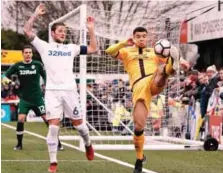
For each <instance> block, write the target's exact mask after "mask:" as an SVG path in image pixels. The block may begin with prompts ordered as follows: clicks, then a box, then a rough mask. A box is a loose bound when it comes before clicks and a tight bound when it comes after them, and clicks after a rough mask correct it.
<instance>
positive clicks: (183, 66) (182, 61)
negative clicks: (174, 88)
mask: <svg viewBox="0 0 223 173" xmlns="http://www.w3.org/2000/svg"><path fill="white" fill-rule="evenodd" d="M190 67H191V65H190V63H189V62H188V61H186V60H185V59H183V58H180V68H181V69H183V70H184V71H188V70H189V69H190Z"/></svg>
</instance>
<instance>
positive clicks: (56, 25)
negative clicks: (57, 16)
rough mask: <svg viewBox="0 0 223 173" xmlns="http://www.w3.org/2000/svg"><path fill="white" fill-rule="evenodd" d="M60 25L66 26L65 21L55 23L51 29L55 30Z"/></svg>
mask: <svg viewBox="0 0 223 173" xmlns="http://www.w3.org/2000/svg"><path fill="white" fill-rule="evenodd" d="M58 26H66V25H65V24H64V23H63V22H58V23H54V24H53V25H52V27H51V31H55V30H56V29H57V27H58Z"/></svg>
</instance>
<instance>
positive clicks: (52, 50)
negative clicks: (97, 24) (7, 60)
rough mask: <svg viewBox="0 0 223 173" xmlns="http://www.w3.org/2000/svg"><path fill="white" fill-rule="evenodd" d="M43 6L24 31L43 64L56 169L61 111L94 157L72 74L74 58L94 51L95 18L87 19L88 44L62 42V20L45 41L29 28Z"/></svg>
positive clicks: (88, 154) (52, 167) (50, 144)
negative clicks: (67, 116)
mask: <svg viewBox="0 0 223 173" xmlns="http://www.w3.org/2000/svg"><path fill="white" fill-rule="evenodd" d="M45 10H46V9H45V5H44V4H42V3H41V4H40V5H39V6H38V7H37V8H36V10H35V13H34V14H33V15H32V16H31V17H30V19H29V20H28V21H27V23H26V24H25V26H24V33H25V35H26V36H27V38H28V39H29V40H30V42H31V44H32V45H33V46H34V47H35V48H36V49H37V51H38V52H39V54H40V55H41V58H42V61H43V63H44V66H45V69H46V74H47V82H46V93H45V104H46V116H47V120H48V122H49V130H48V134H47V145H48V152H49V157H50V167H49V169H48V171H49V172H57V145H58V132H59V125H60V120H61V118H62V116H63V112H64V113H65V114H67V115H69V116H70V118H71V120H72V123H73V126H74V127H75V128H76V129H77V131H78V132H79V134H80V136H81V137H82V138H83V140H84V142H85V148H86V157H87V159H88V160H93V159H94V150H93V148H92V145H91V142H90V138H89V129H88V127H87V126H86V124H85V123H83V120H82V116H83V114H82V111H81V105H80V98H79V94H78V93H77V88H76V82H75V79H74V75H73V70H72V69H73V58H74V57H75V56H77V55H79V54H82V55H85V54H89V53H94V52H96V51H97V41H96V37H95V34H94V20H93V18H91V17H88V18H87V28H88V31H89V37H90V43H89V45H88V46H80V45H76V44H63V42H64V41H65V39H66V32H67V29H66V26H65V25H64V24H63V23H55V24H53V26H52V28H51V36H52V38H53V40H54V42H52V43H47V42H45V41H43V40H41V39H39V38H38V37H37V36H36V35H35V34H34V33H33V31H32V28H33V23H34V21H35V20H36V19H37V18H38V17H39V16H42V15H44V14H45Z"/></svg>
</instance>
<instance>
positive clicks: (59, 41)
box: [54, 38, 64, 44]
mask: <svg viewBox="0 0 223 173" xmlns="http://www.w3.org/2000/svg"><path fill="white" fill-rule="evenodd" d="M54 41H55V42H56V43H60V44H61V43H63V42H64V41H61V40H59V39H56V38H55V39H54Z"/></svg>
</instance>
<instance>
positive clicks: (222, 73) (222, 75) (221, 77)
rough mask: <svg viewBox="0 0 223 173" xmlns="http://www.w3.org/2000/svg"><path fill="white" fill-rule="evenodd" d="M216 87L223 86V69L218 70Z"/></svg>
mask: <svg viewBox="0 0 223 173" xmlns="http://www.w3.org/2000/svg"><path fill="white" fill-rule="evenodd" d="M217 86H218V87H222V86H223V67H222V68H221V69H220V70H219V77H218V82H217Z"/></svg>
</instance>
